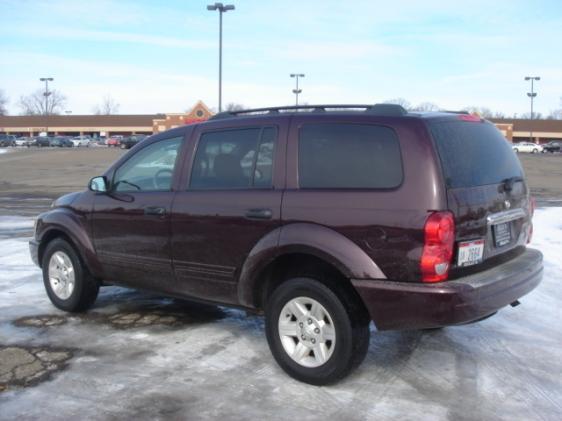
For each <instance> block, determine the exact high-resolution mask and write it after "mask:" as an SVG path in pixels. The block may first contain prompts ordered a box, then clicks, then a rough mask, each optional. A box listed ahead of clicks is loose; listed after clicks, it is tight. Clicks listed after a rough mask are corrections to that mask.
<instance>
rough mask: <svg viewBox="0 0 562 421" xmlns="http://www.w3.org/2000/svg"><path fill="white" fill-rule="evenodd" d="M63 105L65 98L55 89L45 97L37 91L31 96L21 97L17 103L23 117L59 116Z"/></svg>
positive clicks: (42, 92)
mask: <svg viewBox="0 0 562 421" xmlns="http://www.w3.org/2000/svg"><path fill="white" fill-rule="evenodd" d="M45 98H46V99H45ZM65 104H66V97H65V96H64V95H63V94H62V93H60V92H59V91H57V90H56V89H53V90H52V91H50V92H49V93H48V95H47V96H46V97H45V92H44V91H42V90H41V89H38V90H37V91H35V92H33V93H32V94H29V95H26V96H21V97H20V99H19V101H18V106H19V107H20V108H21V111H22V112H21V113H22V114H23V115H41V114H47V115H51V114H60V113H61V111H62V110H63V109H64V105H65Z"/></svg>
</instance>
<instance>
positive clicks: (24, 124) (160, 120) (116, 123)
mask: <svg viewBox="0 0 562 421" xmlns="http://www.w3.org/2000/svg"><path fill="white" fill-rule="evenodd" d="M212 115H213V113H212V112H211V111H210V110H209V108H208V107H207V106H206V105H205V104H204V103H203V102H202V101H199V102H197V103H196V104H195V105H194V106H193V107H192V108H191V109H190V110H189V111H187V112H185V113H168V114H130V115H125V114H117V115H49V116H43V115H32V116H0V133H6V134H13V135H17V136H38V135H40V134H43V133H48V134H49V135H66V136H78V135H86V136H91V137H100V136H106V137H109V136H111V135H130V134H153V133H159V132H163V131H165V130H168V129H172V128H174V127H178V126H181V125H184V124H190V123H195V122H198V121H205V120H207V119H209V117H211V116H212Z"/></svg>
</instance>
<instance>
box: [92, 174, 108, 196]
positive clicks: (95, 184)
mask: <svg viewBox="0 0 562 421" xmlns="http://www.w3.org/2000/svg"><path fill="white" fill-rule="evenodd" d="M88 188H89V189H90V190H91V191H95V192H98V193H106V192H107V191H108V190H109V189H108V187H107V179H106V178H105V177H104V176H99V177H94V178H92V179H91V180H90V183H89V184H88Z"/></svg>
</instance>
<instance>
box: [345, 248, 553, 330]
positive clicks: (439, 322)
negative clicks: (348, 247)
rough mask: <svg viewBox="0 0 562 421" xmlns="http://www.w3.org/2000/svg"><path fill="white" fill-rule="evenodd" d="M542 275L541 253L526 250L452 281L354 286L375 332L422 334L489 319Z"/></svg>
mask: <svg viewBox="0 0 562 421" xmlns="http://www.w3.org/2000/svg"><path fill="white" fill-rule="evenodd" d="M542 272H543V266H542V253H541V252H540V251H538V250H534V249H526V251H525V252H524V253H523V254H521V255H520V256H518V257H516V258H515V259H513V260H510V261H509V262H506V263H504V264H501V265H499V266H496V267H494V268H492V269H489V270H486V271H483V272H479V273H476V274H473V275H470V276H466V277H464V278H460V279H455V280H453V281H446V282H440V283H436V284H419V283H416V284H413V283H406V282H392V281H382V280H363V279H361V280H352V283H353V285H354V287H355V289H356V290H357V292H358V293H359V295H360V296H361V298H362V300H363V302H364V303H365V306H366V307H367V309H368V311H369V314H370V315H371V318H372V320H373V321H374V322H375V326H376V327H377V329H379V330H387V329H424V328H431V327H440V326H447V325H454V324H462V323H467V322H471V321H474V320H478V319H481V318H483V317H486V316H489V315H491V314H493V313H494V312H496V311H497V310H499V309H501V308H502V307H505V306H507V305H509V304H510V303H512V302H514V301H516V300H517V299H518V298H520V297H522V296H523V295H525V294H527V293H529V292H530V291H532V290H533V289H534V288H535V287H536V286H537V285H538V284H539V283H540V281H541V279H542Z"/></svg>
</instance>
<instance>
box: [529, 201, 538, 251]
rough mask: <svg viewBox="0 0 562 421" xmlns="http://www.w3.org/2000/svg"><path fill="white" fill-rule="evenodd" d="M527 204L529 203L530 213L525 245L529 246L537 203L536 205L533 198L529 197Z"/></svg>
mask: <svg viewBox="0 0 562 421" xmlns="http://www.w3.org/2000/svg"><path fill="white" fill-rule="evenodd" d="M529 202H530V203H529V210H530V212H531V218H530V220H529V235H527V244H529V243H530V242H531V240H532V239H533V216H534V215H535V207H536V206H537V203H536V201H535V198H534V197H531V199H530V200H529Z"/></svg>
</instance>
